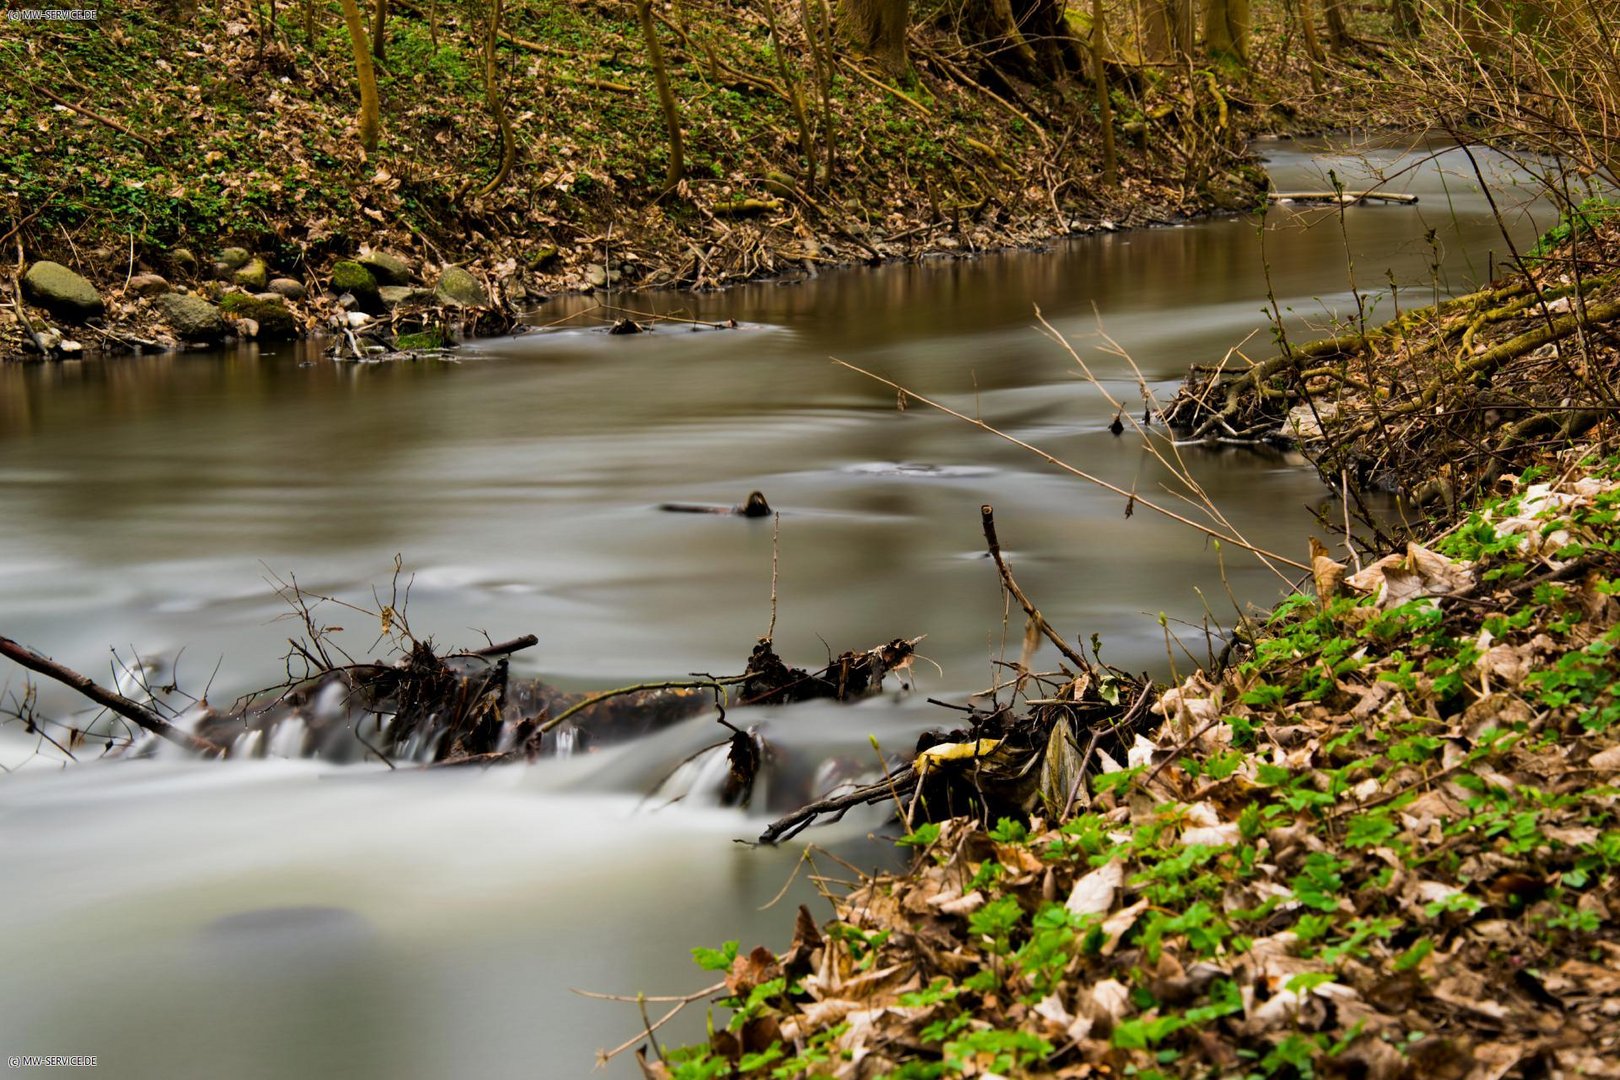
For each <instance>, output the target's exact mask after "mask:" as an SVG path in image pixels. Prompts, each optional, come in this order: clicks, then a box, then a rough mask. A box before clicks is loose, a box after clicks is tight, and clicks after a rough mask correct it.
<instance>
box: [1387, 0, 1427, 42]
mask: <svg viewBox="0 0 1620 1080" xmlns="http://www.w3.org/2000/svg"><path fill="white" fill-rule="evenodd" d="M1389 14H1390V18H1391V21H1393V22H1394V24H1395V32H1396V33H1397V34H1399V35H1400V36H1401V37H1403V38H1405V39H1406V40H1408V41H1416V40H1417V39H1418V38H1419V37H1420V36H1421V35H1422V34H1423V15H1422V12H1421V10H1420V9H1419V8H1418V3H1417V0H1390V2H1389Z"/></svg>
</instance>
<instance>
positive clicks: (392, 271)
mask: <svg viewBox="0 0 1620 1080" xmlns="http://www.w3.org/2000/svg"><path fill="white" fill-rule="evenodd" d="M355 261H356V262H358V263H359V264H360V265H361V266H363V267H365V268H366V269H367V270H370V271H371V276H372V277H374V278H376V279H377V284H379V285H404V284H407V283H408V282H409V281H410V280H411V268H410V264H409V263H407V262H406V261H405V260H404V259H402V258H400V257H399V256H398V255H393V254H390V253H389V252H386V251H373V252H372V253H371V254H370V255H362V256H360V258H358V259H356V260H355Z"/></svg>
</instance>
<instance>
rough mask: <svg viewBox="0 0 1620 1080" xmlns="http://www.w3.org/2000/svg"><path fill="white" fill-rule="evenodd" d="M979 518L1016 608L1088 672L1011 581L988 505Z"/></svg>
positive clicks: (1082, 658)
mask: <svg viewBox="0 0 1620 1080" xmlns="http://www.w3.org/2000/svg"><path fill="white" fill-rule="evenodd" d="M979 518H980V520H981V521H982V522H983V523H984V542H985V543H986V544H988V545H989V546H990V557H991V558H992V559H994V560H995V561H996V569H997V570H998V571H1000V573H1001V584H1002V585H1003V586H1005V587H1006V589H1007V591H1008V592H1009V593H1011V594H1012V598H1013V599H1014V600H1017V601H1018V606H1019V607H1021V608H1023V609H1024V614H1025V615H1028V616H1029V621H1030V622H1031V623H1034V624H1035V628H1036V629H1037V630H1039V631H1040V632H1041V633H1042V634H1044V635H1046V639H1047V640H1048V641H1050V642H1051V643H1052V644H1053V645H1056V646H1057V648H1058V652H1060V653H1062V654H1063V655H1064V656H1067V657H1068V658H1069V659H1070V660H1073V661H1074V662H1075V664H1077V665H1078V666H1079V668H1080V670H1081V671H1087V670H1089V669H1090V667H1091V665H1090V664H1088V663H1086V658H1085V657H1083V656H1081V655H1080V654H1079V653H1077V652H1075V651H1074V647H1073V646H1071V645H1070V644H1069V643H1068V642H1067V641H1064V640H1063V636H1062V635H1061V634H1059V633H1058V632H1057V631H1056V630H1054V629H1052V624H1051V623H1049V622H1047V621H1046V616H1044V615H1042V614H1041V613H1040V610H1039V609H1037V608H1036V607H1035V605H1034V604H1032V603H1030V599H1029V597H1028V596H1025V595H1024V590H1023V589H1020V588H1019V587H1018V582H1016V581H1014V580H1013V576H1012V571H1011V570H1009V569H1007V563H1006V561H1005V560H1004V559H1002V557H1001V541H1000V540H998V539H996V513H995V510H994V509H993V508H992V507H991V506H990V504H989V503H985V504H984V505H983V506H981V507H979Z"/></svg>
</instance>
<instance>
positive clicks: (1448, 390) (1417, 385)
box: [1164, 210, 1620, 518]
mask: <svg viewBox="0 0 1620 1080" xmlns="http://www.w3.org/2000/svg"><path fill="white" fill-rule="evenodd" d="M1585 213H1587V214H1588V215H1590V220H1591V224H1590V225H1588V226H1584V227H1583V229H1582V233H1581V236H1580V239H1579V244H1578V246H1572V245H1571V244H1568V243H1566V244H1564V245H1563V246H1560V247H1556V248H1553V249H1552V250H1549V251H1546V252H1542V253H1535V254H1527V255H1526V256H1524V257H1521V258H1520V259H1519V260H1518V267H1517V269H1516V270H1515V272H1514V273H1512V274H1510V275H1509V276H1507V277H1505V278H1503V279H1501V280H1499V281H1497V282H1495V283H1493V284H1492V285H1491V286H1489V287H1487V288H1485V289H1482V290H1480V291H1478V292H1474V293H1470V294H1469V295H1466V296H1460V297H1457V298H1455V299H1451V300H1446V301H1443V302H1441V303H1439V304H1435V305H1432V306H1428V307H1422V308H1418V309H1414V310H1409V311H1405V312H1402V313H1400V314H1399V315H1398V316H1397V317H1396V318H1394V319H1393V320H1392V321H1390V322H1389V323H1387V324H1385V325H1384V326H1381V327H1377V328H1374V329H1365V328H1359V327H1350V328H1346V329H1344V330H1343V331H1342V332H1341V333H1339V334H1337V335H1335V336H1332V337H1328V338H1324V339H1322V340H1319V341H1312V342H1309V343H1306V344H1300V345H1296V344H1292V343H1290V342H1288V341H1286V339H1284V340H1283V341H1282V342H1281V348H1280V351H1279V352H1278V354H1277V355H1276V356H1274V357H1271V358H1269V359H1266V360H1262V361H1250V360H1248V359H1247V358H1246V357H1244V356H1243V355H1242V354H1240V353H1234V354H1233V356H1231V357H1229V358H1228V359H1227V360H1226V361H1225V362H1223V363H1222V364H1220V365H1217V366H1213V367H1211V366H1199V367H1196V368H1195V369H1194V372H1193V375H1192V376H1191V377H1190V378H1189V379H1188V380H1187V382H1186V384H1185V385H1184V386H1183V388H1182V390H1181V391H1180V393H1179V394H1178V395H1177V396H1176V398H1175V400H1174V401H1172V402H1171V403H1170V404H1169V406H1168V407H1167V408H1166V409H1165V410H1164V418H1165V420H1166V421H1167V422H1168V423H1169V424H1170V425H1171V426H1172V427H1174V428H1175V429H1176V430H1177V431H1178V432H1179V433H1181V435H1182V437H1183V438H1185V439H1187V440H1190V441H1200V442H1208V443H1216V444H1226V445H1240V446H1242V445H1256V444H1261V443H1273V444H1286V445H1298V446H1299V447H1300V448H1301V449H1302V450H1304V451H1305V453H1306V454H1307V455H1308V456H1309V457H1310V458H1311V459H1312V460H1313V461H1314V462H1315V463H1316V465H1317V467H1318V468H1319V469H1320V470H1321V472H1322V474H1323V476H1324V477H1325V478H1326V479H1328V480H1329V482H1330V483H1331V484H1333V486H1335V487H1339V486H1341V484H1347V485H1348V486H1349V487H1351V488H1361V489H1365V488H1376V489H1382V490H1387V491H1395V492H1399V493H1401V494H1403V495H1405V496H1407V497H1408V498H1409V499H1410V500H1411V502H1413V503H1414V504H1416V505H1417V506H1419V507H1425V508H1428V509H1431V510H1433V511H1435V512H1436V513H1439V514H1442V515H1444V516H1446V517H1448V518H1450V517H1454V516H1455V515H1456V513H1457V512H1458V510H1459V509H1460V508H1463V507H1467V506H1469V505H1472V504H1473V502H1474V501H1475V499H1476V498H1477V497H1478V496H1479V495H1480V494H1482V493H1487V492H1489V491H1490V490H1491V489H1492V487H1493V485H1494V484H1495V482H1496V481H1497V479H1498V478H1500V477H1501V476H1503V475H1505V474H1508V473H1512V472H1516V471H1518V470H1521V469H1523V468H1525V467H1527V466H1529V465H1530V464H1532V463H1534V462H1536V461H1538V460H1540V458H1542V457H1543V456H1546V455H1547V454H1549V453H1557V452H1558V451H1560V450H1562V449H1563V448H1566V447H1568V446H1571V445H1576V444H1583V443H1587V442H1590V443H1592V444H1593V445H1594V446H1598V447H1601V446H1602V445H1603V443H1604V441H1605V440H1606V439H1611V438H1612V437H1613V435H1614V428H1613V423H1614V417H1615V415H1616V410H1617V408H1620V398H1617V396H1616V392H1617V387H1620V382H1617V381H1616V373H1617V372H1620V341H1617V339H1616V338H1615V336H1614V330H1613V325H1614V323H1615V321H1616V320H1617V319H1620V280H1617V279H1616V277H1615V275H1614V273H1613V270H1612V267H1613V266H1614V264H1615V259H1614V254H1615V252H1616V250H1620V230H1617V229H1616V226H1615V225H1614V223H1613V222H1612V221H1610V220H1608V218H1607V215H1606V213H1605V212H1603V211H1601V210H1596V211H1593V210H1588V211H1585ZM1549 246H1550V245H1549Z"/></svg>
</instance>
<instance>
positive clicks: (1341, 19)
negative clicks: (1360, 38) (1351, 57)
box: [1322, 0, 1356, 53]
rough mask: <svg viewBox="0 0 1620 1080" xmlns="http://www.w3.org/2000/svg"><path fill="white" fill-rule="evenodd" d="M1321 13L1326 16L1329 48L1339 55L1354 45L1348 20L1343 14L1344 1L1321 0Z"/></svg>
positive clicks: (1354, 40)
mask: <svg viewBox="0 0 1620 1080" xmlns="http://www.w3.org/2000/svg"><path fill="white" fill-rule="evenodd" d="M1322 13H1323V14H1324V15H1326V16H1327V28H1328V47H1329V48H1331V49H1332V50H1333V51H1334V52H1336V53H1341V52H1344V50H1346V49H1348V48H1350V47H1351V46H1352V45H1354V44H1355V43H1356V39H1355V35H1353V34H1352V33H1350V19H1349V16H1347V15H1346V14H1345V10H1344V0H1322Z"/></svg>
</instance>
